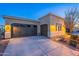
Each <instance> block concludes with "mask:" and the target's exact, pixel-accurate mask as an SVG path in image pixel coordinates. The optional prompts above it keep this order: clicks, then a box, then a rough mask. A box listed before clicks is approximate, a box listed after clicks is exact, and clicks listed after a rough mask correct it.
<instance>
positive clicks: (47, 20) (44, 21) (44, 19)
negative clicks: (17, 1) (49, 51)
mask: <svg viewBox="0 0 79 59" xmlns="http://www.w3.org/2000/svg"><path fill="white" fill-rule="evenodd" d="M39 21H40V25H43V24H47V25H48V37H50V28H49V25H50V16H49V15H46V16H44V17H42V18H40V19H39Z"/></svg>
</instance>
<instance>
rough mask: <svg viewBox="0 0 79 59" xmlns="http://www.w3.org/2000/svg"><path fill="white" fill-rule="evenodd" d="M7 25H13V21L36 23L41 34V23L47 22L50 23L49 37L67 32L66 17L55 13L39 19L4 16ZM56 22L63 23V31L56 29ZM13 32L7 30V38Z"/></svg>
mask: <svg viewBox="0 0 79 59" xmlns="http://www.w3.org/2000/svg"><path fill="white" fill-rule="evenodd" d="M3 18H4V19H5V22H6V25H7V24H8V25H11V24H12V23H21V24H34V25H37V33H38V35H39V34H40V25H43V24H47V25H48V32H47V36H48V37H53V36H61V35H64V34H65V30H66V29H65V23H64V19H63V18H61V17H59V16H56V15H53V14H47V15H46V16H43V17H41V18H39V19H38V21H34V20H30V19H23V18H15V17H11V16H4V17H3ZM56 23H58V24H61V25H62V26H61V31H57V30H56ZM7 33H8V36H7ZM10 34H11V32H5V38H10V37H11V36H10Z"/></svg>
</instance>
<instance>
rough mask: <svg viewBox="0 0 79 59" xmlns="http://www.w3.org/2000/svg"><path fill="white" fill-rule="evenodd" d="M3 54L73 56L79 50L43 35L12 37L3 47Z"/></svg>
mask: <svg viewBox="0 0 79 59" xmlns="http://www.w3.org/2000/svg"><path fill="white" fill-rule="evenodd" d="M3 55H4V56H75V55H79V51H76V50H73V49H70V48H68V47H67V46H65V45H63V44H60V43H57V42H54V41H52V40H51V39H48V38H46V37H43V36H32V37H24V38H13V39H10V42H9V44H8V46H7V48H6V49H5V52H4V54H3Z"/></svg>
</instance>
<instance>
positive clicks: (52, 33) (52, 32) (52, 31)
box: [50, 16, 66, 37]
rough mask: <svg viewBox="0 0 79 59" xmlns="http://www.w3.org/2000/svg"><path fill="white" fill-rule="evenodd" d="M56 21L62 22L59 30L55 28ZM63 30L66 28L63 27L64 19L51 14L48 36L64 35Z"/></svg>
mask: <svg viewBox="0 0 79 59" xmlns="http://www.w3.org/2000/svg"><path fill="white" fill-rule="evenodd" d="M56 23H59V24H62V27H61V31H57V30H56ZM65 31H66V29H65V24H64V19H62V18H58V17H55V16H51V20H50V37H53V36H61V35H64V34H65Z"/></svg>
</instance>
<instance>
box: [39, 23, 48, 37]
mask: <svg viewBox="0 0 79 59" xmlns="http://www.w3.org/2000/svg"><path fill="white" fill-rule="evenodd" d="M40 27H41V35H42V36H48V25H47V24H43V25H41V26H40Z"/></svg>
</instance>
